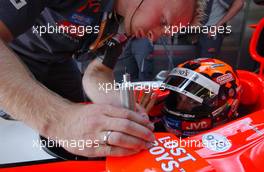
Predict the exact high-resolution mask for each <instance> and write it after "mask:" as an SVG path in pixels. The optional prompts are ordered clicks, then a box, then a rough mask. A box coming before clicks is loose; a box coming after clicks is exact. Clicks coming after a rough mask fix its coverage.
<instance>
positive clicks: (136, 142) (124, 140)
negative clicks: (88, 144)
mask: <svg viewBox="0 0 264 172" xmlns="http://www.w3.org/2000/svg"><path fill="white" fill-rule="evenodd" d="M105 134H107V133H106V132H102V134H101V135H102V137H104V136H105ZM107 144H109V145H112V146H118V147H121V148H126V149H134V150H143V149H148V148H150V147H151V146H152V143H151V142H145V141H143V140H141V139H138V138H136V137H133V136H130V135H127V134H123V133H120V132H111V134H110V135H109V137H108V140H107Z"/></svg>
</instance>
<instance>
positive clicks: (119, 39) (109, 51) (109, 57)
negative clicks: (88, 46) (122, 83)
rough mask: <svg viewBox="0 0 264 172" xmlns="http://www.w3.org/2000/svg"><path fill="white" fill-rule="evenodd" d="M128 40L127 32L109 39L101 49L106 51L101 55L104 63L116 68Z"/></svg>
mask: <svg viewBox="0 0 264 172" xmlns="http://www.w3.org/2000/svg"><path fill="white" fill-rule="evenodd" d="M127 41H128V38H127V36H126V35H125V34H116V35H115V36H113V37H112V38H111V39H110V40H109V41H107V42H106V43H105V46H104V47H103V48H102V49H100V50H99V51H102V52H104V53H103V56H100V58H101V60H102V64H103V65H105V66H107V67H108V68H111V69H114V68H115V65H116V63H117V61H118V58H119V56H120V55H121V54H122V52H123V48H124V46H125V44H126V43H127Z"/></svg>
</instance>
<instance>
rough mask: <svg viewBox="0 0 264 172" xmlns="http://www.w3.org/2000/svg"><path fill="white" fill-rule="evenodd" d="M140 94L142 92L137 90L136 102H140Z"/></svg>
mask: <svg viewBox="0 0 264 172" xmlns="http://www.w3.org/2000/svg"><path fill="white" fill-rule="evenodd" d="M139 94H140V90H135V100H136V102H139Z"/></svg>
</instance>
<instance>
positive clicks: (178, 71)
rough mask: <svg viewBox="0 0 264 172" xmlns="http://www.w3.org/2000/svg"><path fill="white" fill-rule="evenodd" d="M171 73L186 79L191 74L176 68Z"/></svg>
mask: <svg viewBox="0 0 264 172" xmlns="http://www.w3.org/2000/svg"><path fill="white" fill-rule="evenodd" d="M171 73H176V74H178V75H181V76H185V77H187V76H188V75H189V74H190V72H189V70H186V69H181V68H175V69H173V70H172V71H171Z"/></svg>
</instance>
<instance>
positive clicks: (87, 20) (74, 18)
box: [70, 13, 94, 26]
mask: <svg viewBox="0 0 264 172" xmlns="http://www.w3.org/2000/svg"><path fill="white" fill-rule="evenodd" d="M93 20H94V19H93V18H92V17H88V16H85V15H82V14H78V13H73V14H71V16H70V21H71V22H73V23H76V24H79V25H83V26H87V25H91V24H92V22H93Z"/></svg>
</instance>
